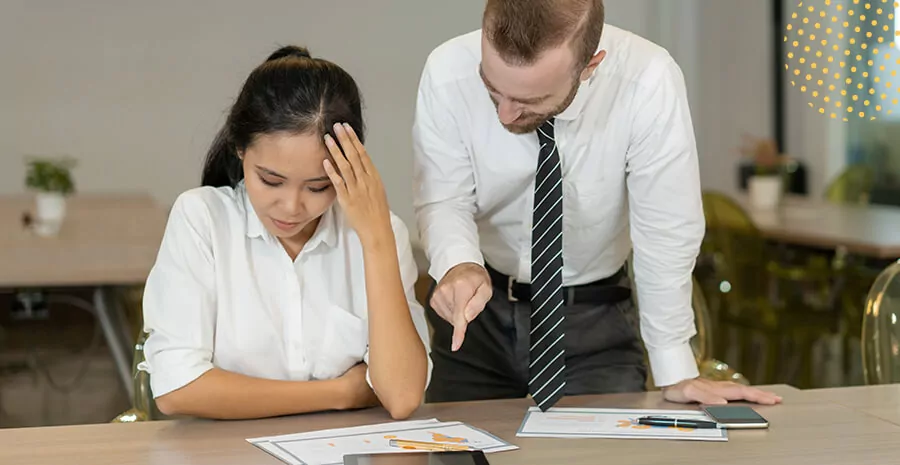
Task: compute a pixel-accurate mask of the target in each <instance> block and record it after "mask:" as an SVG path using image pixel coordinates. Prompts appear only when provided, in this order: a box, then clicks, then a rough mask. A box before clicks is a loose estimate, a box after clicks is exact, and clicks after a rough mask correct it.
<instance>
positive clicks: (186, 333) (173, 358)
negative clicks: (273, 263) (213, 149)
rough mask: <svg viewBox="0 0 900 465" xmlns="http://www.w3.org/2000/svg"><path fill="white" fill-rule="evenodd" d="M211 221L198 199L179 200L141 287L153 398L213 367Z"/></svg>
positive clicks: (144, 365)
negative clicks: (142, 287) (153, 263)
mask: <svg viewBox="0 0 900 465" xmlns="http://www.w3.org/2000/svg"><path fill="white" fill-rule="evenodd" d="M211 225H212V219H211V216H210V212H209V208H208V207H207V206H206V204H205V203H204V202H203V201H202V199H201V198H199V197H197V196H188V195H182V196H181V197H179V198H178V200H176V202H175V204H174V206H173V207H172V211H171V213H170V214H169V220H168V224H167V226H166V231H165V234H164V236H163V240H162V244H161V245H160V249H159V253H158V255H157V259H156V263H155V265H154V266H153V269H152V270H151V272H150V275H149V276H148V278H147V283H146V286H145V288H144V301H143V307H144V331H146V332H147V333H148V337H147V341H146V342H145V344H144V356H145V359H146V360H145V362H143V363H142V364H141V365H140V366H139V368H140V369H142V370H144V371H146V372H148V373H149V374H150V388H151V390H152V391H153V396H154V397H160V396H162V395H165V394H168V393H169V392H172V391H174V390H177V389H179V388H181V387H184V386H185V385H187V384H189V383H191V382H192V381H194V380H195V379H197V378H199V377H200V376H201V375H202V374H204V373H206V371H208V370H210V369H211V368H213V364H212V354H213V331H214V328H215V318H216V292H215V267H214V262H213V253H212V247H211V245H210V237H211V235H210V227H211Z"/></svg>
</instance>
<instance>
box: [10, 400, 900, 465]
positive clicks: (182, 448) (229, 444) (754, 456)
mask: <svg viewBox="0 0 900 465" xmlns="http://www.w3.org/2000/svg"><path fill="white" fill-rule="evenodd" d="M770 389H771V390H773V391H775V392H778V393H779V394H781V395H783V396H784V398H785V404H784V405H779V406H774V407H763V406H757V407H756V409H757V411H759V412H760V413H761V414H762V415H763V416H765V417H766V418H767V419H768V420H769V421H770V423H771V427H770V428H769V429H768V430H764V431H733V432H731V433H730V435H729V441H728V442H727V443H708V442H691V441H658V440H652V441H651V440H646V441H645V440H634V439H628V440H604V439H585V440H572V439H566V440H563V439H520V438H517V437H516V436H515V432H516V429H517V428H518V426H519V424H520V423H521V421H522V418H523V416H524V413H525V410H526V409H527V407H529V406H530V405H531V404H530V403H529V401H528V400H525V399H521V400H509V401H490V402H474V403H459V404H431V405H426V406H423V407H422V408H421V409H420V410H419V411H418V412H417V414H416V416H415V417H416V418H419V419H426V418H438V419H440V420H460V421H464V422H467V423H469V424H471V425H473V426H476V427H480V428H484V429H486V430H487V431H489V432H491V433H494V434H496V435H498V436H499V437H501V438H503V439H505V440H507V441H509V442H512V443H514V444H516V445H518V446H519V447H520V450H518V451H513V452H502V453H497V454H491V455H489V456H488V459H489V460H490V463H491V464H492V465H504V464H509V465H512V464H515V465H530V464H534V465H545V464H563V463H566V464H572V465H579V464H592V465H593V464H596V463H614V464H619V463H622V464H625V463H627V464H660V465H663V464H664V465H679V464H683V465H696V464H698V463H715V464H722V465H726V464H747V465H749V464H754V465H756V464H759V463H766V464H767V465H804V464H808V465H846V464H848V463H852V464H854V465H863V464H888V463H897V460H898V457H900V426H898V425H897V424H895V423H892V422H890V421H886V420H883V419H881V418H877V417H875V416H872V415H869V414H867V413H866V412H864V411H861V410H857V409H854V408H851V407H848V406H847V405H844V404H841V403H837V402H828V401H824V400H817V398H816V397H815V396H813V397H807V391H797V390H796V389H793V388H790V387H787V386H774V387H771V388H770ZM865 393H866V391H862V394H863V395H865ZM858 394H860V392H859V391H847V392H846V393H842V392H841V391H840V390H836V391H835V392H834V393H831V394H828V395H830V396H831V397H829V398H830V399H832V400H835V401H842V402H843V401H846V402H850V401H852V399H851V398H852V397H854V396H857V395H858ZM816 395H818V396H822V395H825V394H821V393H820V394H816ZM820 398H821V397H820ZM561 406H569V407H575V406H579V407H628V408H665V409H673V408H682V409H695V408H696V407H695V406H683V405H673V404H668V403H665V402H664V401H662V399H661V396H660V394H659V393H647V394H623V395H610V396H586V397H571V398H566V399H564V400H563V401H562V403H561ZM386 421H389V418H388V416H387V415H386V413H385V412H384V411H383V410H380V409H375V410H369V411H361V412H352V413H330V414H318V415H306V416H294V417H285V418H278V419H270V420H260V421H246V422H213V421H202V420H181V421H168V422H149V423H135V424H107V425H93V426H73V427H56V428H31V429H17V430H0V463H2V464H4V465H19V464H39V463H65V464H67V465H78V464H90V465H102V464H116V465H127V464H138V463H140V464H151V465H154V464H159V465H163V464H165V465H168V464H183V463H184V464H186V463H190V464H192V465H204V464H209V465H231V464H250V463H252V464H260V465H266V464H271V465H278V464H280V463H281V462H279V461H278V460H276V459H274V458H272V457H270V456H269V455H267V454H266V453H264V452H262V451H260V450H258V449H256V448H255V447H253V446H251V445H250V444H249V443H247V442H246V441H245V440H246V439H247V438H251V437H260V436H270V435H278V434H287V433H298V432H305V431H312V430H319V429H327V428H337V427H347V426H354V425H361V424H372V423H382V422H386Z"/></svg>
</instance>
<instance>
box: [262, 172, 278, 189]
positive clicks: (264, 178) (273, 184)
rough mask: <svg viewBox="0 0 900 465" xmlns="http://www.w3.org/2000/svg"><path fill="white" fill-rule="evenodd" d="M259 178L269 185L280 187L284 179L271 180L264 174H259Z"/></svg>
mask: <svg viewBox="0 0 900 465" xmlns="http://www.w3.org/2000/svg"><path fill="white" fill-rule="evenodd" d="M259 180H260V181H262V183H263V184H265V185H267V186H269V187H278V186H280V185H281V184H282V181H274V180H269V179H266V177H265V176H263V175H260V176H259Z"/></svg>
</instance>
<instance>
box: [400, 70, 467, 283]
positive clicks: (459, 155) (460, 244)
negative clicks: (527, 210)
mask: <svg viewBox="0 0 900 465" xmlns="http://www.w3.org/2000/svg"><path fill="white" fill-rule="evenodd" d="M433 60H434V57H433V56H432V57H431V58H430V59H429V63H428V64H426V66H425V70H424V72H423V73H422V78H421V81H420V83H419V92H418V98H417V102H416V110H415V119H414V123H413V205H414V207H415V211H416V220H417V223H418V229H419V235H420V237H421V240H422V245H423V247H424V249H425V253H426V255H427V256H428V260H429V262H430V263H431V269H430V270H429V274H430V275H431V276H432V277H433V278H434V279H435V280H440V279H441V278H443V277H444V274H446V273H447V271H449V270H450V269H451V268H453V267H454V266H456V265H459V264H461V263H478V264H479V265H483V264H484V257H483V256H482V254H481V250H480V247H479V240H478V227H477V226H476V224H475V219H474V215H475V210H476V208H475V174H474V169H473V167H472V160H471V159H470V158H469V154H468V152H467V150H466V148H465V144H464V143H463V142H462V139H461V136H460V129H459V126H458V124H459V122H458V121H456V120H455V119H454V117H453V115H452V107H451V105H450V104H449V103H448V102H447V101H446V96H445V95H444V93H446V91H447V89H445V88H441V87H439V86H438V85H437V84H436V83H435V82H434V79H433V78H434V76H432V70H431V67H432V61H433ZM448 85H452V84H448Z"/></svg>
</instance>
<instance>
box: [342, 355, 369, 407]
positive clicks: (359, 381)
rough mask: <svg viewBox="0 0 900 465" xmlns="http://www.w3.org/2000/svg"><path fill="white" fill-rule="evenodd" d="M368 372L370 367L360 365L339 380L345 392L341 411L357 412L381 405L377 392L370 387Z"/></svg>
mask: <svg viewBox="0 0 900 465" xmlns="http://www.w3.org/2000/svg"><path fill="white" fill-rule="evenodd" d="M368 370H369V366H368V365H366V364H365V363H360V364H358V365H356V366H354V367H353V368H351V369H349V370H347V372H346V373H344V374H343V375H342V376H341V377H340V378H338V380H339V381H340V382H341V388H342V390H343V392H344V396H343V397H344V402H343V403H342V406H341V410H356V409H363V408H369V407H375V406H377V405H379V401H378V397H377V396H376V395H375V391H373V390H372V388H371V387H369V382H368V381H366V372H367V371H368Z"/></svg>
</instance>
